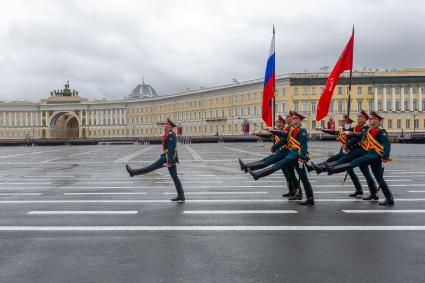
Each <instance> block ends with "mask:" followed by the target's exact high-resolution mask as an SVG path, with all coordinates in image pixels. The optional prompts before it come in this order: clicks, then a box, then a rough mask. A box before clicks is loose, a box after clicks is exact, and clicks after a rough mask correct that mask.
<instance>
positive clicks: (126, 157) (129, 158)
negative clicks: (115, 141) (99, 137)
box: [112, 146, 154, 163]
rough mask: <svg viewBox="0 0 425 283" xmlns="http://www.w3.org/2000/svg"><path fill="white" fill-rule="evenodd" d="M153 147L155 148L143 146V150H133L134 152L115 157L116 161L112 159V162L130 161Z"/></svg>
mask: <svg viewBox="0 0 425 283" xmlns="http://www.w3.org/2000/svg"><path fill="white" fill-rule="evenodd" d="M153 148H154V147H153V146H148V147H146V148H142V149H141V150H138V151H136V152H133V153H130V154H127V155H126V156H123V157H121V158H118V159H115V160H114V161H112V162H114V163H125V162H128V161H130V160H131V159H133V158H136V157H137V156H139V155H140V154H142V153H145V152H147V151H149V150H151V149H153Z"/></svg>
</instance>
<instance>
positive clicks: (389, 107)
mask: <svg viewBox="0 0 425 283" xmlns="http://www.w3.org/2000/svg"><path fill="white" fill-rule="evenodd" d="M390 109H391V100H387V111H390Z"/></svg>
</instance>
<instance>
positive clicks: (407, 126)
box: [406, 119, 410, 129]
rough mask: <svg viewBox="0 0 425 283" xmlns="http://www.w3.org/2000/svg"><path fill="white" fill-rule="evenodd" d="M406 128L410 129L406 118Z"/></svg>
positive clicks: (408, 120)
mask: <svg viewBox="0 0 425 283" xmlns="http://www.w3.org/2000/svg"><path fill="white" fill-rule="evenodd" d="M406 128H407V129H410V119H406Z"/></svg>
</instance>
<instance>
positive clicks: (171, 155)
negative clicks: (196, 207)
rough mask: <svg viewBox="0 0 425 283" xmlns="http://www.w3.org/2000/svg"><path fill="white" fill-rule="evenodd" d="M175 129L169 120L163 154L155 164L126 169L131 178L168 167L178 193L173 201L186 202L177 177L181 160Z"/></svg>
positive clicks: (163, 142)
mask: <svg viewBox="0 0 425 283" xmlns="http://www.w3.org/2000/svg"><path fill="white" fill-rule="evenodd" d="M174 127H176V125H175V124H174V123H173V122H172V121H171V120H170V119H168V118H167V123H166V124H165V134H164V136H163V138H162V154H161V156H160V157H159V159H158V160H157V161H156V162H155V163H153V164H151V165H149V166H147V167H144V168H140V169H131V168H130V166H128V165H126V169H127V172H128V173H129V174H130V177H133V176H135V175H142V174H146V173H149V172H151V171H154V170H157V169H159V168H162V167H167V168H168V172H169V173H170V175H171V178H173V181H174V185H175V186H176V191H177V197H176V198H173V199H172V201H177V202H184V201H185V196H184V191H183V186H182V184H181V182H180V179H179V177H178V176H177V166H176V164H177V163H179V158H178V155H177V149H176V146H177V143H176V134H175V133H174V132H173V128H174Z"/></svg>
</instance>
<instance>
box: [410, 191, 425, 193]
mask: <svg viewBox="0 0 425 283" xmlns="http://www.w3.org/2000/svg"><path fill="white" fill-rule="evenodd" d="M408 192H409V193H425V191H408Z"/></svg>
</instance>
